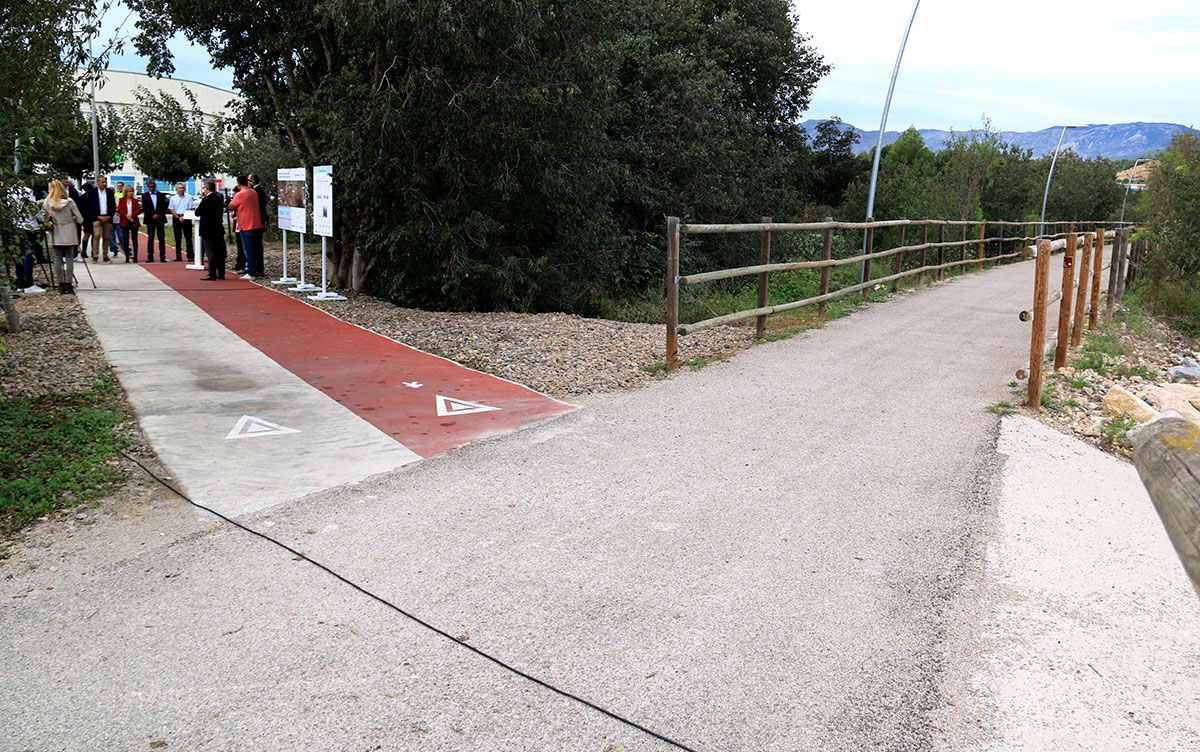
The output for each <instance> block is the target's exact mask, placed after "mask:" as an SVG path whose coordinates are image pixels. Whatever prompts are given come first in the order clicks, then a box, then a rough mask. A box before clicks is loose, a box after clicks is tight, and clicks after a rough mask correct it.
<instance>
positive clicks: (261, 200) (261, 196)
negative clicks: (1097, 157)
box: [246, 172, 270, 229]
mask: <svg viewBox="0 0 1200 752" xmlns="http://www.w3.org/2000/svg"><path fill="white" fill-rule="evenodd" d="M246 179H247V180H249V181H250V187H251V188H253V189H254V192H255V193H257V194H258V214H259V216H260V217H262V226H263V229H266V227H267V220H268V219H270V215H268V214H267V194H266V193H265V192H264V191H263V189H262V186H261V185H260V184H259V182H258V175H256V174H254V173H253V172H252V173H250V174H249V175H247V176H246Z"/></svg>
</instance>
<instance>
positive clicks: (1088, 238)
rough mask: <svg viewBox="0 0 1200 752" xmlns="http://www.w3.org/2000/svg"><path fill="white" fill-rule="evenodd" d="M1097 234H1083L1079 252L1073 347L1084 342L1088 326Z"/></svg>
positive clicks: (1072, 335) (1072, 333) (1072, 327)
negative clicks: (1093, 256) (1089, 298)
mask: <svg viewBox="0 0 1200 752" xmlns="http://www.w3.org/2000/svg"><path fill="white" fill-rule="evenodd" d="M1095 239H1096V236H1095V235H1094V234H1093V233H1090V232H1089V233H1087V234H1086V235H1084V236H1083V250H1082V251H1081V252H1080V254H1079V297H1078V298H1076V299H1075V323H1074V324H1073V325H1072V326H1071V347H1079V345H1080V343H1081V342H1083V329H1084V327H1086V326H1087V321H1086V320H1085V319H1084V316H1085V315H1086V313H1087V299H1088V287H1089V286H1090V285H1091V284H1092V278H1091V275H1090V274H1089V272H1090V271H1091V269H1092V244H1093V242H1094V241H1095Z"/></svg>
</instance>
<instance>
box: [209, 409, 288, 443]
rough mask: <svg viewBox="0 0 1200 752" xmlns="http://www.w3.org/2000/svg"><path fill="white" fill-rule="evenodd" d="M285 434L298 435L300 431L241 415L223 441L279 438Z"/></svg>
mask: <svg viewBox="0 0 1200 752" xmlns="http://www.w3.org/2000/svg"><path fill="white" fill-rule="evenodd" d="M285 433H300V429H298V428H288V427H287V426H281V425H279V424H278V423H272V422H271V421H269V420H263V419H262V418H255V417H254V416H252V415H243V416H242V417H241V418H238V422H237V424H236V425H235V426H234V427H233V430H232V431H230V432H229V435H228V436H226V437H225V439H226V440H229V439H252V438H255V437H257V436H280V435H282V434H285Z"/></svg>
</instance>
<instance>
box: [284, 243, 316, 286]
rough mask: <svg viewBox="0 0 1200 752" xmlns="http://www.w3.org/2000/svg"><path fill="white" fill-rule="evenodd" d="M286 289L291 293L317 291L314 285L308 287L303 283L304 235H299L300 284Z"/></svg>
mask: <svg viewBox="0 0 1200 752" xmlns="http://www.w3.org/2000/svg"><path fill="white" fill-rule="evenodd" d="M288 289H289V290H291V291H292V292H308V291H309V290H315V289H317V286H316V285H310V284H309V283H307V282H305V281H304V233H300V284H298V285H296V286H295V287H289V288H288Z"/></svg>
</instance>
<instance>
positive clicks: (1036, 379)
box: [1025, 240, 1050, 412]
mask: <svg viewBox="0 0 1200 752" xmlns="http://www.w3.org/2000/svg"><path fill="white" fill-rule="evenodd" d="M1049 287H1050V241H1048V240H1039V241H1038V253H1037V266H1036V267H1035V271H1034V277H1033V328H1032V333H1031V334H1030V337H1029V383H1028V384H1027V385H1026V389H1025V392H1026V399H1025V402H1026V404H1027V405H1029V407H1030V408H1032V409H1033V410H1034V411H1035V412H1036V411H1038V410H1040V409H1041V407H1042V367H1043V365H1044V364H1045V363H1046V299H1047V298H1049V297H1050V290H1049Z"/></svg>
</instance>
